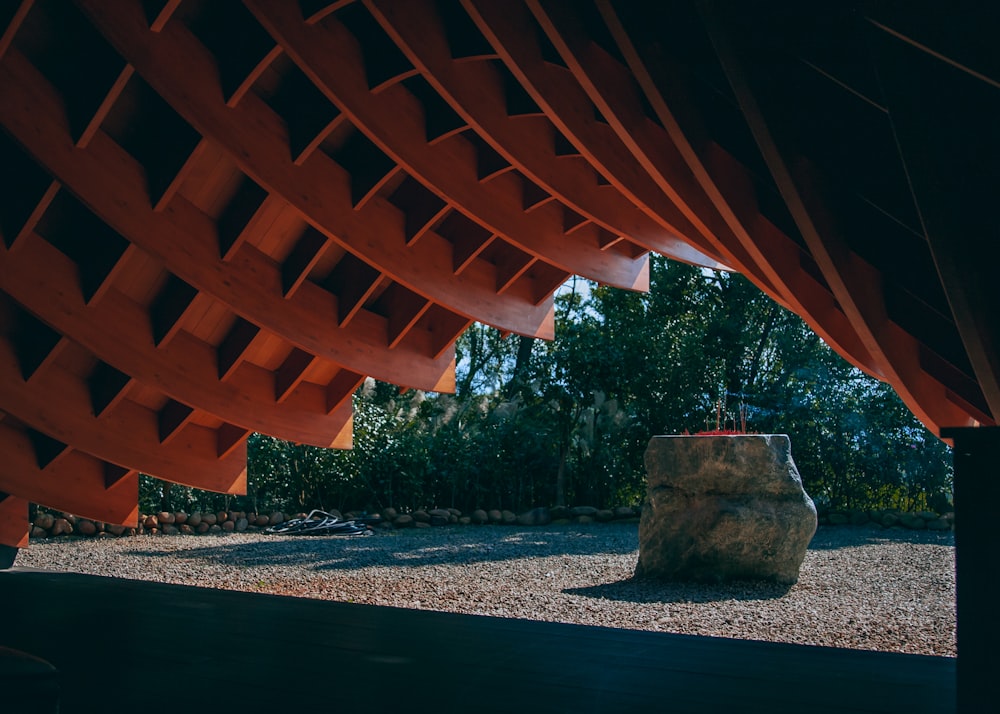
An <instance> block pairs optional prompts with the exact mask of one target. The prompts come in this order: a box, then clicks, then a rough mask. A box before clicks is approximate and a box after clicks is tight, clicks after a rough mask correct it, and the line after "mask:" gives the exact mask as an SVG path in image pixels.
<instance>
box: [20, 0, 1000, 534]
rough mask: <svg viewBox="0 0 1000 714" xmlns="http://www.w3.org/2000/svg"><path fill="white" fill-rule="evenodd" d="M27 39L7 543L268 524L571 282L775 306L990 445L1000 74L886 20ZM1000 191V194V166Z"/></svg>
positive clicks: (154, 6)
mask: <svg viewBox="0 0 1000 714" xmlns="http://www.w3.org/2000/svg"><path fill="white" fill-rule="evenodd" d="M5 8H6V14H5V16H3V17H0V22H2V25H0V27H2V28H3V35H2V38H0V97H2V101H0V126H2V128H3V132H2V133H0V155H2V165H3V175H4V191H3V194H2V196H0V231H2V236H3V240H2V245H0V305H2V311H0V315H2V317H3V320H2V330H0V334H2V339H0V370H2V375H3V379H2V381H0V410H2V411H0V413H2V416H3V418H2V421H0V444H2V445H3V450H4V453H5V454H6V455H7V458H5V459H4V460H3V463H2V465H0V492H2V493H5V494H6V497H5V499H4V501H3V506H2V510H0V520H2V524H3V525H2V527H0V541H2V542H4V543H7V544H18V545H23V544H24V539H25V533H26V531H27V528H26V513H27V503H28V502H29V501H36V502H39V503H42V504H45V505H47V506H51V507H54V508H57V509H63V510H67V511H72V512H74V513H78V514H81V515H85V516H90V517H93V518H97V519H100V520H104V521H111V522H121V523H130V522H133V521H134V519H135V517H136V493H137V491H136V487H137V478H138V477H137V474H138V473H139V472H144V473H149V474H154V475H156V476H158V477H160V478H163V479H166V480H168V481H173V482H177V483H182V484H189V485H193V486H199V487H203V488H211V489H216V490H220V491H231V492H238V491H240V490H241V489H243V488H244V485H245V478H246V477H245V442H246V437H247V435H248V434H249V433H250V432H252V431H261V432H265V433H268V434H273V435H276V436H280V437H283V438H285V439H290V440H294V441H299V442H303V443H307V444H314V445H319V446H331V445H333V446H347V445H349V444H350V429H351V421H350V396H351V394H352V392H353V390H354V389H355V388H356V387H357V385H358V384H359V383H360V381H361V380H362V379H363V378H364V377H365V376H368V375H370V376H373V377H376V378H378V379H382V380H387V381H390V382H394V383H396V384H399V385H401V386H404V387H416V388H422V389H434V390H444V391H447V390H448V389H450V388H451V387H452V386H453V382H454V357H453V354H454V353H453V347H452V345H453V342H454V340H455V338H456V337H457V336H458V335H459V334H460V333H461V331H462V330H463V329H464V328H465V327H466V326H467V325H468V324H469V323H470V322H471V321H473V320H478V321H481V322H483V323H487V324H490V325H493V326H495V327H497V328H498V329H500V330H503V331H505V332H513V333H519V334H525V335H534V336H540V337H551V335H552V324H553V323H552V295H553V292H554V291H555V289H556V288H557V287H558V286H559V285H560V284H561V283H562V282H563V281H564V280H566V278H567V277H569V276H570V275H571V274H580V275H583V276H586V277H588V278H592V279H594V280H597V281H600V282H602V283H606V284H611V285H615V286H619V287H622V288H626V289H640V290H641V289H643V288H644V287H645V286H646V283H647V281H648V273H647V271H648V267H647V258H646V255H647V253H648V252H649V251H656V252H658V253H662V254H664V255H667V256H670V257H674V258H677V259H679V260H684V261H687V262H691V263H694V264H696V265H703V266H708V267H725V268H728V269H732V270H737V271H740V272H742V273H744V274H745V275H747V276H748V277H749V278H750V279H751V280H753V281H754V282H755V283H756V284H757V285H759V286H760V287H761V288H762V289H763V290H765V291H766V292H767V293H769V294H770V295H771V296H773V297H774V298H775V299H776V300H777V301H779V302H780V303H782V304H784V305H787V306H789V307H790V308H792V309H793V310H795V311H796V312H798V313H799V314H800V315H802V316H803V317H804V318H805V319H806V320H807V321H808V322H809V324H810V325H811V326H812V327H813V328H814V329H816V331H817V332H819V333H820V334H821V335H822V336H823V337H824V338H825V339H826V340H827V341H828V342H829V343H830V344H831V345H833V346H834V347H835V348H836V349H837V350H838V351H840V352H841V354H843V355H844V356H845V357H846V358H847V359H849V360H851V361H852V362H853V363H854V364H856V365H858V366H859V367H860V368H862V369H864V370H865V371H867V372H869V373H871V374H874V375H876V376H878V377H880V378H882V379H885V380H887V381H889V382H890V383H891V384H892V385H893V386H894V387H895V388H896V389H897V390H898V392H899V393H900V395H901V396H902V397H903V399H904V400H905V401H906V403H907V404H908V405H909V406H910V408H911V409H912V410H913V411H914V413H916V414H917V415H918V416H919V417H920V418H921V419H922V420H923V421H924V423H925V424H927V425H928V426H929V427H930V428H931V429H933V430H935V431H939V430H940V428H941V427H945V426H966V425H971V424H974V423H981V424H992V423H994V419H995V414H996V410H997V409H1000V383H998V378H997V353H996V350H995V349H994V348H993V342H994V340H995V339H996V332H995V325H994V324H993V322H992V321H991V320H990V318H989V315H988V312H986V311H983V310H980V309H979V307H980V306H981V305H984V304H986V303H987V302H988V297H989V292H988V291H989V285H988V280H989V277H988V276H989V273H990V270H989V269H990V268H992V265H993V260H992V253H994V252H995V251H996V246H995V241H988V240H986V236H987V234H986V233H985V232H984V231H986V230H989V228H991V226H988V225H987V224H986V214H987V210H988V209H987V207H988V206H989V201H988V200H983V199H984V198H986V197H985V196H984V195H983V194H985V193H986V191H987V189H988V187H991V186H995V185H996V184H995V182H994V183H991V182H989V181H988V179H990V178H991V176H989V175H985V174H986V173H988V172H990V171H992V172H995V171H996V168H995V166H996V162H993V163H992V164H990V162H987V161H985V159H986V158H988V152H990V151H993V152H994V153H995V149H996V146H995V144H996V136H995V131H994V125H993V124H992V123H991V122H992V121H993V120H995V119H996V117H997V112H996V107H997V97H996V94H997V80H996V77H997V74H996V72H994V71H993V70H995V69H996V65H995V58H994V57H993V56H992V55H991V54H990V53H989V48H988V47H987V46H986V45H985V44H983V45H982V46H980V45H977V44H976V42H975V39H976V38H977V37H980V36H982V37H984V38H989V37H990V35H989V33H988V32H982V31H980V33H979V34H977V33H976V28H975V26H974V23H972V22H968V23H965V24H963V25H962V29H964V30H968V32H969V34H968V36H966V37H963V38H958V37H956V36H954V34H953V33H949V32H948V31H947V28H948V25H947V23H943V24H942V23H939V22H938V18H935V17H933V16H928V15H924V14H919V13H913V12H909V11H907V10H905V9H896V10H893V9H892V8H888V7H886V8H885V9H880V8H879V7H878V6H877V4H876V5H873V6H872V7H871V8H867V7H855V6H849V5H842V4H839V3H829V4H826V5H823V6H813V5H808V6H802V7H798V8H792V7H785V6H781V7H780V9H779V7H778V6H768V7H766V8H761V7H753V8H747V7H744V4H742V3H735V2H733V3H722V2H719V3H714V2H702V3H695V4H690V3H665V4H639V3H631V2H612V1H611V0H595V1H593V2H591V1H590V0H587V1H586V2H549V1H543V0H526V1H524V2H520V1H518V2H506V1H505V2H498V1H496V0H461V1H459V0H441V1H439V2H428V1H427V0H364V1H363V2H362V1H360V0H359V1H357V2H343V1H341V2H333V3H328V2H311V1H307V0H301V1H300V2H287V1H285V0H246V1H245V2H235V1H220V0H183V1H178V0H161V1H160V2H155V1H153V0H150V1H148V2H139V0H79V1H78V2H75V3H70V2H62V1H58V0H22V1H21V2H19V3H18V2H14V3H8V4H7V5H5ZM980 159H983V161H980Z"/></svg>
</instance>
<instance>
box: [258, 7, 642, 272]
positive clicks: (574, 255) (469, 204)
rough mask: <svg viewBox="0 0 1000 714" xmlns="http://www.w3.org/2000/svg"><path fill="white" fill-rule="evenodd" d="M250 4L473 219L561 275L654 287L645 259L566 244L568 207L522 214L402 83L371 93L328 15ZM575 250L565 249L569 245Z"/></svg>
mask: <svg viewBox="0 0 1000 714" xmlns="http://www.w3.org/2000/svg"><path fill="white" fill-rule="evenodd" d="M248 7H249V8H250V10H251V12H253V13H254V15H255V16H256V17H257V19H258V20H259V21H260V22H261V24H262V25H264V27H265V28H266V29H267V30H268V32H270V33H271V35H272V36H273V37H275V38H276V39H277V40H278V42H279V44H280V45H281V46H282V47H283V48H284V49H285V51H286V52H287V53H288V55H289V56H291V57H292V58H293V59H294V60H295V61H296V63H297V64H298V65H299V67H300V69H301V70H302V71H303V72H304V73H305V74H306V75H307V76H309V77H310V79H312V80H313V82H314V83H315V84H316V85H317V86H318V87H319V88H320V89H321V90H323V92H324V93H325V94H326V96H327V97H328V98H329V99H330V101H331V102H334V103H335V104H337V106H338V107H339V108H340V109H341V111H343V112H344V114H346V115H347V116H349V117H350V118H351V120H352V122H353V123H354V124H355V125H356V126H357V127H358V128H359V129H360V130H361V131H363V132H364V133H365V134H366V135H367V136H368V137H369V138H370V139H371V141H372V142H374V143H375V144H376V145H377V146H379V148H380V149H381V150H382V151H384V152H385V153H386V154H387V155H388V156H391V157H392V158H393V160H394V161H395V162H396V163H397V164H399V165H401V166H403V167H404V168H405V170H406V172H407V173H408V174H410V175H411V176H414V177H415V178H417V179H418V180H419V181H420V182H421V183H423V184H424V185H425V186H427V187H428V188H429V189H430V190H431V191H434V192H436V193H438V194H439V195H440V197H441V198H442V199H444V200H445V201H446V202H448V203H449V204H451V205H453V206H454V207H455V208H457V209H458V210H460V211H461V212H462V213H464V214H465V215H467V216H468V217H469V218H471V219H472V220H474V221H477V222H482V223H483V224H484V225H485V226H486V227H487V228H488V229H490V230H491V231H493V232H495V233H497V234H499V235H500V236H502V237H503V239H504V240H506V241H507V242H509V243H511V244H512V245H515V246H516V247H517V248H519V249H520V250H523V251H525V252H526V253H528V254H530V255H533V256H535V257H536V258H538V259H539V260H543V261H545V262H548V263H550V264H552V265H554V266H556V267H558V268H559V269H560V270H563V271H566V272H571V273H577V274H580V275H583V276H584V277H588V278H591V279H592V280H597V281H600V282H602V283H607V284H609V285H614V286H616V287H622V288H627V289H645V288H648V272H646V269H645V261H644V260H634V259H633V258H631V257H630V256H628V255H623V254H620V253H616V252H613V251H602V250H601V248H600V245H599V244H597V243H596V242H595V243H589V242H581V241H574V240H573V239H572V238H570V239H567V237H566V235H565V231H564V230H563V212H562V207H561V205H560V206H557V205H555V204H551V205H550V204H547V205H545V206H543V207H541V208H539V209H537V210H535V211H532V212H531V213H525V212H524V211H523V210H522V188H521V186H520V185H519V184H518V182H516V181H515V180H513V177H511V176H509V175H500V176H496V177H495V178H493V179H491V180H488V181H482V180H480V176H479V173H478V167H477V156H476V152H475V150H474V148H473V147H472V146H471V145H470V144H469V143H468V141H467V140H466V139H465V138H464V137H463V136H462V135H453V136H450V137H448V138H446V139H443V140H441V141H438V142H436V143H434V144H433V145H432V144H431V143H430V142H428V140H427V135H426V131H425V128H424V125H423V122H422V121H421V117H422V115H423V111H422V108H421V105H420V103H419V102H418V101H417V99H416V98H415V97H414V96H413V95H412V94H411V93H410V92H409V90H408V89H407V88H406V87H405V86H403V85H402V84H396V85H393V86H392V87H388V88H386V89H384V90H382V91H380V92H378V93H376V92H373V91H372V90H370V89H369V87H368V83H367V81H366V77H365V67H364V60H363V58H362V56H361V49H360V47H359V45H358V41H357V40H356V39H355V38H354V36H353V35H352V34H351V33H350V31H349V30H348V29H347V28H346V27H344V26H343V25H341V24H340V23H339V22H337V21H336V19H335V16H330V17H328V18H327V19H326V20H324V21H323V23H322V24H321V25H309V24H307V23H306V22H305V20H304V19H303V18H302V17H301V15H300V14H298V12H297V10H296V6H295V5H291V4H288V3H285V2H280V1H279V2H270V0H250V1H249V2H248ZM568 244H569V245H572V246H573V247H572V249H571V250H567V249H566V248H567V245H568Z"/></svg>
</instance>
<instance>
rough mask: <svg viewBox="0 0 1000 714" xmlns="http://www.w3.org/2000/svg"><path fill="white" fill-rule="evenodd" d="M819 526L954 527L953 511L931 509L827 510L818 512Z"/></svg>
mask: <svg viewBox="0 0 1000 714" xmlns="http://www.w3.org/2000/svg"><path fill="white" fill-rule="evenodd" d="M819 524H820V525H821V526H824V525H829V526H847V525H850V526H864V525H878V526H882V527H883V528H909V529H910V530H932V531H949V530H952V529H953V528H954V527H955V514H954V513H944V514H939V513H934V512H933V511H917V512H916V513H909V512H906V511H897V510H883V511H862V510H856V509H855V510H849V511H829V512H822V513H820V514H819Z"/></svg>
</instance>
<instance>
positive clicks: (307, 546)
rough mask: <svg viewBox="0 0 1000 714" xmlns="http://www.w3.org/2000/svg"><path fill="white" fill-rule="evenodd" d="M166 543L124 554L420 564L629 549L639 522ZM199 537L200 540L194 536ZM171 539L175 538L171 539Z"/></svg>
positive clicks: (329, 565)
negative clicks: (168, 546) (161, 547)
mask: <svg viewBox="0 0 1000 714" xmlns="http://www.w3.org/2000/svg"><path fill="white" fill-rule="evenodd" d="M272 538H273V539H271V538H269V539H268V540H264V541H253V542H245V541H240V542H232V541H229V539H228V537H220V541H221V542H220V543H219V544H218V545H210V546H202V545H199V546H196V547H191V548H175V549H171V550H131V551H128V554H129V555H135V556H142V557H148V558H164V559H171V560H191V561H205V562H212V563H219V564H223V565H230V566H234V567H241V566H242V567H260V566H269V565H270V566H277V567H281V566H283V565H288V566H295V567H300V568H301V567H307V568H309V569H310V570H316V571H321V570H357V569H361V568H367V567H379V566H382V567H387V566H390V567H399V568H417V567H422V566H427V565H463V564H473V563H480V562H497V561H505V560H518V559H522V558H539V557H546V556H553V557H558V556H562V555H567V556H573V555H602V554H603V555H627V554H629V553H637V552H638V548H639V545H638V536H637V534H636V527H635V526H634V525H633V526H632V527H631V528H628V527H625V526H623V527H616V526H607V525H603V526H595V527H593V528H586V529H576V530H571V529H568V528H562V527H535V528H517V527H500V526H496V527H494V526H483V527H481V528H468V527H463V528H454V529H451V528H449V529H447V530H445V529H433V530H431V529H427V530H421V531H398V532H397V531H389V532H377V533H375V534H374V535H370V536H349V537H343V536H281V535H276V536H273V537H272ZM199 541H200V542H202V543H203V542H204V541H203V540H201V539H199ZM174 542H175V543H177V542H179V541H174Z"/></svg>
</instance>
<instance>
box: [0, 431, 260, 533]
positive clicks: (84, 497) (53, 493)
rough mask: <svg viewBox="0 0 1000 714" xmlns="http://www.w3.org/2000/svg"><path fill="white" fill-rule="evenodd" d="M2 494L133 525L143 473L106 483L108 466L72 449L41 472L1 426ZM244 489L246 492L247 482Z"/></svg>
mask: <svg viewBox="0 0 1000 714" xmlns="http://www.w3.org/2000/svg"><path fill="white" fill-rule="evenodd" d="M0 450H2V452H3V455H4V458H3V459H0V491H2V492H4V493H7V494H10V495H11V496H16V497H19V498H24V499H27V500H29V501H31V502H33V503H38V504H41V505H44V506H48V507H49V508H55V509H58V510H60V511H66V512H67V513H74V514H76V515H79V516H85V517H86V518H93V519H95V520H98V521H105V522H107V523H117V524H121V525H126V526H135V525H136V523H137V521H138V518H139V507H138V505H137V504H138V502H139V474H138V472H135V471H131V472H128V473H126V474H125V475H124V476H123V477H121V478H119V479H118V480H116V481H114V483H112V484H111V485H108V478H107V476H108V468H109V466H110V465H109V464H108V463H107V462H105V461H101V460H100V459H96V458H94V457H93V456H89V455H87V454H85V453H83V452H82V451H74V450H71V451H69V453H67V454H65V455H64V456H62V457H61V458H59V459H57V460H56V461H54V462H52V463H51V464H49V465H48V467H46V468H44V469H41V468H39V467H38V463H37V462H36V460H35V454H34V449H33V448H32V445H31V442H30V441H29V439H28V437H27V436H26V435H25V433H24V432H23V431H20V430H18V429H15V428H13V427H11V426H10V425H9V424H7V423H6V420H5V421H2V422H0ZM242 483H243V485H242V488H244V489H245V488H246V483H245V478H244V480H243V482H242Z"/></svg>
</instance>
